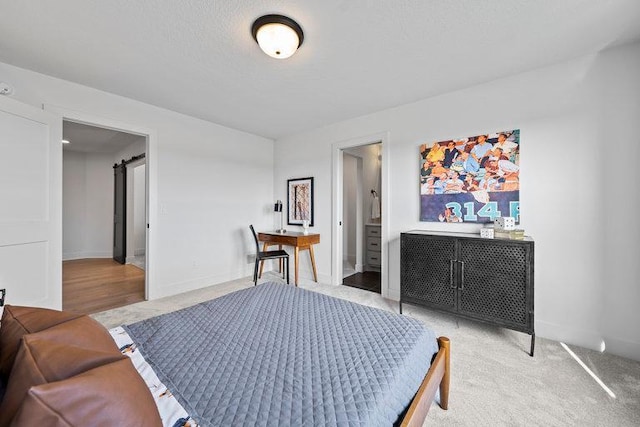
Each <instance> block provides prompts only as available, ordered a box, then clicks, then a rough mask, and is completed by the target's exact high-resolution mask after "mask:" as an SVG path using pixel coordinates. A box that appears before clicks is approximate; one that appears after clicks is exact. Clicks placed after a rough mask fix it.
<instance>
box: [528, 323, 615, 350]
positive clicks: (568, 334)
mask: <svg viewBox="0 0 640 427" xmlns="http://www.w3.org/2000/svg"><path fill="white" fill-rule="evenodd" d="M535 329H536V335H537V336H539V337H542V338H547V339H550V340H554V341H560V342H563V343H565V344H573V345H578V346H580V347H585V348H589V349H591V350H596V351H600V348H601V346H602V341H603V339H604V338H603V336H602V334H601V333H600V332H597V331H592V330H587V329H580V328H575V327H572V326H567V325H560V324H557V323H551V322H546V321H544V320H536V321H535Z"/></svg>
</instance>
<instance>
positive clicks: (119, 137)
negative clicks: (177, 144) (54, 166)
mask: <svg viewBox="0 0 640 427" xmlns="http://www.w3.org/2000/svg"><path fill="white" fill-rule="evenodd" d="M62 138H63V139H66V140H68V141H69V144H64V145H63V146H62V148H63V149H64V151H77V152H81V153H103V154H115V153H117V152H118V151H121V150H123V149H125V148H126V147H128V146H129V145H131V144H134V143H136V142H138V141H140V140H143V139H144V137H142V136H140V135H133V134H130V133H125V132H118V131H116V130H111V129H103V128H99V127H96V126H89V125H84V124H81V123H74V122H69V121H66V120H65V121H63V122H62Z"/></svg>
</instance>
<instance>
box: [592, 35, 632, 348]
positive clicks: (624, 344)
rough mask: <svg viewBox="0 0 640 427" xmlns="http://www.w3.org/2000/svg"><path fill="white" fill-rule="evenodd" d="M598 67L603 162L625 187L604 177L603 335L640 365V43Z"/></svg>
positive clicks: (614, 53) (611, 55)
mask: <svg viewBox="0 0 640 427" xmlns="http://www.w3.org/2000/svg"><path fill="white" fill-rule="evenodd" d="M598 65H599V67H600V68H601V72H602V75H603V77H604V79H603V85H602V87H601V89H602V94H601V96H600V99H601V100H602V101H601V103H600V107H601V111H602V114H603V117H604V121H603V126H602V127H601V128H600V133H599V135H598V136H599V138H600V141H601V146H602V145H605V146H606V147H607V148H606V150H607V151H608V152H609V153H610V155H608V156H607V155H604V156H601V160H602V161H603V162H604V165H605V168H607V170H609V171H611V172H613V171H615V178H614V179H615V181H616V182H617V183H624V184H623V185H609V184H610V182H609V180H608V179H607V178H605V177H604V176H603V175H601V180H602V181H604V183H606V186H605V191H604V194H605V197H606V198H605V203H606V205H605V204H603V206H602V208H601V210H600V212H599V213H600V221H601V224H602V226H603V228H604V233H603V234H604V236H605V239H604V242H605V243H604V248H603V252H604V254H603V260H604V281H603V286H604V298H603V301H604V304H603V307H602V320H603V333H604V336H605V337H606V339H605V342H606V345H607V349H608V350H610V351H612V352H614V353H617V354H621V355H625V356H627V357H631V358H635V359H639V360H640V262H638V258H639V255H640V222H639V221H638V218H637V217H636V216H635V213H636V212H638V211H639V209H640V191H639V190H638V185H639V184H640V172H639V171H638V168H637V167H635V166H634V165H633V164H634V163H635V161H636V159H639V158H640V78H639V77H638V76H640V43H638V44H636V45H635V46H633V47H630V48H623V49H616V50H614V51H611V52H608V53H607V55H606V56H605V57H604V58H603V60H602V61H600V62H599V64H598ZM614 153H618V154H614ZM609 176H611V177H613V174H609ZM600 262H602V260H601V261H600Z"/></svg>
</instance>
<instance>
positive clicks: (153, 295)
mask: <svg viewBox="0 0 640 427" xmlns="http://www.w3.org/2000/svg"><path fill="white" fill-rule="evenodd" d="M251 274H253V270H252V272H251ZM246 276H247V274H246V272H238V273H237V274H233V275H232V274H216V275H213V276H206V277H199V278H197V279H191V280H186V281H184V282H178V283H171V284H165V285H163V286H162V287H159V286H157V284H156V286H154V287H153V289H150V290H149V299H150V300H155V299H159V298H164V297H170V296H173V295H177V294H181V293H184V292H189V291H195V290H196V289H201V288H206V287H207V286H214V285H219V284H221V283H225V282H230V281H232V280H237V279H241V278H243V277H246ZM249 282H251V277H249Z"/></svg>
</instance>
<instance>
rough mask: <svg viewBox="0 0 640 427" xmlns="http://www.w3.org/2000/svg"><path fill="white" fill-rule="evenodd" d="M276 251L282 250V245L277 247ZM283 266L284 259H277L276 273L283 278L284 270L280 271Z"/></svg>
mask: <svg viewBox="0 0 640 427" xmlns="http://www.w3.org/2000/svg"><path fill="white" fill-rule="evenodd" d="M278 249H280V250H282V245H278ZM283 264H284V259H282V258H278V273H283V274H282V277H283V278H284V270H283V269H282V266H283Z"/></svg>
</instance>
